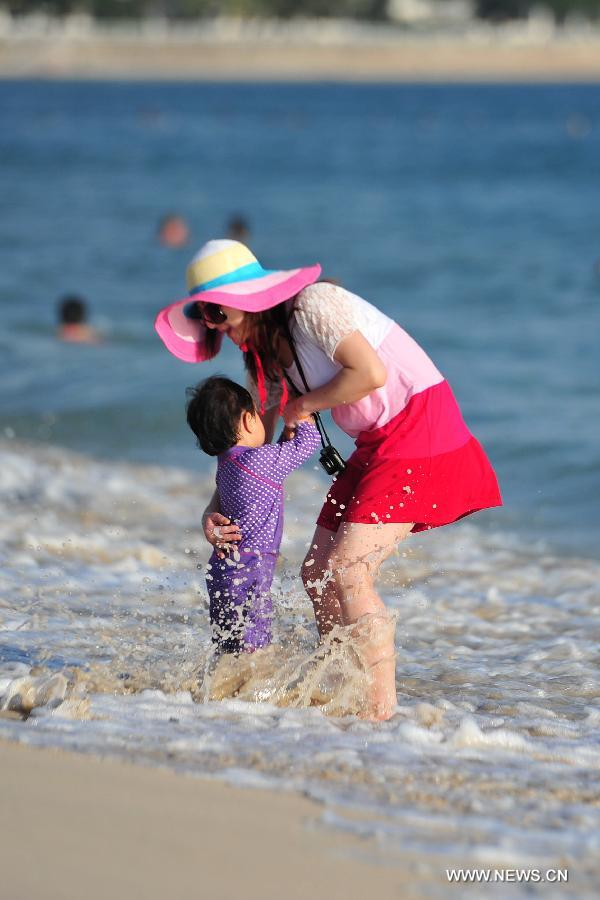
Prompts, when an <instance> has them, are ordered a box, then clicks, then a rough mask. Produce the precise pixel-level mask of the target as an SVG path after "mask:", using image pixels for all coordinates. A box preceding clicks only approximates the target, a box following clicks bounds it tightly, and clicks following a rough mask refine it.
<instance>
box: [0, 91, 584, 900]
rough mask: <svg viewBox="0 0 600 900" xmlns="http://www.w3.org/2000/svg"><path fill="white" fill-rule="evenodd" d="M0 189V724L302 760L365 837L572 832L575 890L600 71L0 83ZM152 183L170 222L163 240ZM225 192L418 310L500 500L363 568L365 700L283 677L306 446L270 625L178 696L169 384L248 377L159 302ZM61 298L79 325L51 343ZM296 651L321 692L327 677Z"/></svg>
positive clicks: (298, 647) (187, 511)
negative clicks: (188, 352) (207, 683)
mask: <svg viewBox="0 0 600 900" xmlns="http://www.w3.org/2000/svg"><path fill="white" fill-rule="evenodd" d="M0 204H1V217H0V258H1V265H0V317H1V319H0V321H1V330H0V349H1V354H0V504H1V508H2V511H3V516H2V519H3V524H2V526H1V527H0V548H1V559H2V575H1V576H0V587H1V589H2V603H1V604H0V706H1V705H2V703H3V704H4V706H5V707H6V708H8V709H13V710H19V709H21V708H23V709H26V710H27V711H31V715H30V716H29V718H28V719H26V721H13V720H4V719H2V720H0V736H2V735H4V736H6V737H11V738H14V739H17V740H26V741H29V742H31V743H42V744H44V743H50V744H52V743H55V744H60V745H61V746H66V747H71V748H73V749H80V750H81V749H84V750H89V751H91V752H107V753H113V754H116V755H129V756H130V757H133V758H140V759H147V760H149V761H156V760H162V762H163V764H168V765H171V766H173V767H175V768H179V769H181V770H185V771H192V772H200V773H202V774H213V775H215V776H217V777H227V778H230V779H232V780H234V781H235V780H236V778H237V779H238V780H239V779H240V778H241V780H242V781H244V783H269V784H271V783H280V784H284V785H285V786H287V787H288V788H291V789H301V790H303V791H306V792H308V793H309V794H311V795H312V796H315V797H317V798H318V799H319V800H320V801H321V802H322V803H323V804H324V809H325V812H324V817H325V819H326V820H327V822H328V823H329V824H333V825H334V827H340V828H351V829H354V830H359V831H360V833H364V834H370V833H372V834H375V835H376V836H377V837H378V839H379V840H381V841H383V843H384V844H385V846H386V847H387V848H388V850H389V852H390V853H397V854H398V853H401V852H402V853H404V852H408V851H407V848H408V849H409V850H410V851H411V852H414V853H415V854H417V855H421V854H422V855H424V857H425V858H426V859H430V858H433V856H435V857H436V859H437V860H438V861H439V860H440V859H447V858H451V859H452V860H454V862H453V864H456V860H457V859H467V860H471V861H473V860H480V861H481V860H487V861H490V860H491V861H494V862H498V861H500V862H503V863H505V864H509V863H511V862H514V861H515V860H521V861H522V860H528V861H529V862H530V863H531V862H532V861H533V863H532V864H535V861H538V862H540V861H543V860H557V859H559V858H560V859H567V860H568V861H569V860H571V861H573V862H574V861H576V860H578V861H579V865H580V872H582V873H587V874H585V877H584V875H583V874H582V875H581V878H582V879H583V880H582V881H581V882H580V892H579V896H583V893H584V892H585V890H587V889H588V888H589V889H590V891H591V888H590V885H591V884H592V883H593V877H596V876H597V874H598V870H597V860H598V850H599V846H598V838H597V835H598V833H599V832H598V824H599V820H598V816H597V812H598V811H597V806H596V807H594V805H593V803H592V802H591V798H592V793H593V792H592V789H591V784H592V779H593V778H595V777H596V776H597V772H598V769H599V768H600V729H599V725H600V711H599V709H598V696H599V693H600V687H599V682H598V667H597V656H596V654H597V642H598V635H597V613H598V609H599V608H600V595H599V593H598V585H599V582H600V578H599V576H600V563H599V562H598V545H599V541H600V515H599V506H600V503H599V499H600V424H599V413H600V405H599V402H598V401H599V397H600V377H599V376H600V366H599V363H598V360H599V358H600V356H599V353H598V349H597V343H598V340H599V336H600V86H598V85H568V86H567V85H535V86H532V85H528V86H525V85H510V86H508V85H506V86H500V85H469V86H462V85H451V86H449V85H448V86H444V85H427V86H425V85H392V84H379V85H378V84H373V85H359V84H353V85H339V84H302V85H277V84H191V83H190V84H186V83H177V84H172V83H170V84H166V83H158V82H157V83H149V82H145V83H111V82H102V83H93V82H85V83H84V82H61V81H53V82H44V81H39V82H38V81H12V82H1V83H0ZM168 212H177V213H179V214H181V215H182V216H184V217H185V218H186V220H187V221H188V223H189V226H190V230H191V238H190V242H189V244H188V245H187V246H186V247H184V248H182V249H177V250H173V249H168V248H165V247H163V246H162V245H161V244H160V243H159V242H158V240H157V226H158V222H159V220H160V218H161V217H162V216H163V215H164V214H165V213H168ZM234 214H241V215H243V216H244V217H246V218H247V219H248V221H249V224H250V227H251V235H250V239H249V243H250V245H251V247H252V249H253V250H254V252H255V253H256V255H257V256H258V258H259V259H260V260H261V262H262V263H263V264H264V265H265V266H266V267H267V268H279V267H281V268H283V267H289V268H292V267H297V266H300V265H307V264H311V263H314V262H320V263H321V264H322V266H323V269H324V272H325V274H326V275H327V276H329V277H331V278H335V279H337V280H338V281H340V282H341V283H342V284H343V285H344V286H345V287H347V288H348V289H350V290H351V291H353V292H355V293H358V294H360V295H362V296H364V297H365V298H366V299H368V300H369V301H371V302H372V303H374V304H376V305H377V306H379V307H380V308H381V309H383V310H384V311H385V312H386V313H387V314H389V315H390V316H392V317H393V318H395V319H396V320H397V321H398V322H399V323H400V324H401V325H402V326H403V327H404V328H405V329H406V330H407V331H408V332H409V333H411V334H412V335H413V337H415V338H416V339H417V340H418V341H419V343H420V344H421V345H422V346H423V347H424V348H425V349H426V350H427V352H428V353H429V355H430V356H431V357H432V358H433V360H434V362H435V364H436V365H437V367H438V368H439V369H440V370H441V371H442V372H443V373H444V375H445V376H446V377H447V379H448V380H449V382H450V383H451V385H452V387H453V389H454V392H455V394H456V396H457V398H458V400H459V402H460V405H461V407H462V409H463V412H464V415H465V418H466V420H467V422H468V424H469V426H470V427H471V429H472V431H473V432H474V433H475V434H476V436H477V437H478V438H479V439H480V441H481V442H482V443H483V444H484V446H485V448H486V450H487V452H488V454H489V456H490V458H491V460H492V462H493V464H494V466H495V468H496V471H497V473H498V477H499V480H500V485H501V489H502V492H503V496H504V500H505V506H504V507H503V508H502V509H498V510H493V511H489V512H487V513H485V514H482V515H480V516H477V517H473V518H472V519H471V520H469V521H468V522H464V523H460V524H457V525H455V526H453V527H452V528H448V529H441V530H440V531H439V532H437V533H435V534H434V533H432V534H428V535H424V536H419V537H418V539H417V538H415V539H414V540H413V539H412V538H411V541H413V543H412V544H410V542H409V543H408V544H407V547H408V548H409V549H408V550H407V552H406V553H403V554H399V555H398V557H394V558H393V559H392V560H391V562H390V564H388V567H387V569H386V575H385V578H384V585H383V587H382V591H383V595H384V597H385V599H386V602H387V603H388V605H389V606H390V607H391V608H392V609H393V610H394V611H395V613H396V614H397V616H398V623H399V624H398V638H397V650H398V666H397V679H398V690H399V707H398V711H397V714H396V715H395V716H394V717H393V719H392V720H390V722H389V723H385V724H383V725H380V726H372V725H368V724H366V723H362V722H359V721H358V720H356V719H354V718H353V716H351V715H348V716H343V715H342V716H341V715H333V714H330V715H324V714H323V712H322V711H321V709H319V704H318V702H317V701H316V700H315V695H314V692H313V694H311V690H312V688H310V689H309V687H308V682H310V684H311V685H313V686H314V683H315V682H314V677H313V676H314V671H315V667H317V670H318V667H319V665H321V662H322V661H319V660H316V659H315V657H314V655H311V652H312V651H311V649H310V648H311V647H314V644H315V632H314V626H313V624H312V620H311V616H310V609H309V608H308V605H307V602H306V598H305V597H304V594H303V591H302V587H301V584H299V582H298V579H297V569H298V563H299V561H300V559H301V558H302V555H303V553H304V548H305V546H306V541H308V540H309V538H310V534H311V531H312V525H311V523H312V522H313V521H314V516H315V514H316V511H317V510H318V508H319V505H320V501H321V499H322V496H323V493H324V491H325V486H326V480H325V479H324V476H323V475H322V474H320V473H319V472H318V471H315V469H314V468H313V467H312V466H309V467H308V468H307V469H306V470H304V471H303V472H302V473H299V474H297V475H295V476H294V477H293V478H292V479H291V480H290V488H289V504H288V513H287V531H286V542H285V543H284V569H283V570H282V573H281V575H280V581H279V582H278V584H279V587H278V590H279V601H280V607H279V608H280V621H279V624H278V628H279V632H278V633H279V635H280V638H281V646H282V647H284V648H286V647H287V650H282V653H281V655H280V656H278V655H277V653H275V655H274V657H271V658H269V660H268V661H267V662H265V664H264V665H265V669H264V671H263V676H264V677H263V678H262V682H261V678H260V677H259V676H258V675H257V674H256V672H254V674H253V676H252V678H246V680H245V681H244V678H243V677H241V680H240V678H238V679H237V682H236V683H237V684H238V688H237V689H236V691H235V692H233V693H234V694H235V696H233V695H232V696H227V690H226V689H225V688H223V690H222V696H223V699H222V700H220V701H219V702H216V701H215V700H211V701H208V695H207V696H205V698H204V699H205V700H207V702H198V698H197V696H196V695H195V694H194V691H193V690H191V691H190V687H189V686H190V683H191V682H192V681H193V680H194V677H195V674H194V673H195V672H196V671H197V669H198V667H200V668H202V666H203V665H204V661H205V659H206V658H207V654H208V649H209V638H208V626H207V614H206V606H205V604H206V596H205V590H204V581H203V574H202V571H201V569H197V568H196V567H197V566H200V567H201V566H202V565H203V561H204V560H205V558H206V557H207V556H208V554H207V552H206V545H205V544H203V542H202V539H201V537H200V531H199V519H200V512H201V509H202V507H203V505H204V502H205V500H206V498H207V497H208V496H209V494H210V492H211V483H212V478H213V474H212V473H213V464H212V462H211V461H210V460H208V459H207V458H205V457H203V456H202V455H201V454H200V453H199V452H198V450H197V449H196V447H195V445H194V439H193V436H192V435H191V433H190V432H189V431H188V429H187V426H186V424H185V416H184V405H185V388H186V386H188V385H191V384H194V383H196V382H197V381H198V380H200V379H201V378H202V377H204V376H205V375H208V374H211V373H213V372H217V371H218V372H222V373H225V374H228V375H230V376H231V377H233V378H237V379H240V378H242V377H243V375H242V369H241V364H240V359H239V356H238V351H237V350H236V348H235V347H234V346H233V345H230V346H229V347H225V348H224V350H223V351H222V353H221V354H220V356H219V358H218V360H217V361H216V362H214V363H211V364H206V365H203V366H190V365H186V364H185V363H181V362H179V361H177V360H176V359H175V358H174V357H172V356H170V355H169V354H168V353H167V351H166V350H165V348H164V347H163V345H162V344H161V342H160V341H159V339H158V337H157V336H156V334H155V332H154V330H153V320H154V317H155V315H156V313H157V312H158V310H159V309H160V308H161V307H162V306H165V305H167V303H169V302H171V301H173V300H175V299H178V298H179V297H182V296H183V295H184V294H185V267H186V265H187V263H188V261H189V259H190V258H191V256H192V255H193V253H194V252H195V250H196V249H197V248H198V247H199V246H200V245H201V244H202V243H203V242H204V241H206V240H208V239H210V238H213V237H222V236H224V232H225V229H226V224H227V221H228V219H229V218H230V217H231V216H232V215H234ZM67 293H78V294H81V295H82V296H83V297H85V298H86V300H87V302H88V305H89V309H90V316H91V321H92V323H93V324H94V325H95V326H96V327H97V328H98V329H99V330H100V331H101V332H102V334H103V336H104V340H103V342H102V343H101V344H99V345H97V346H83V345H68V344H63V343H60V342H58V341H57V340H56V337H55V329H56V307H57V302H58V301H59V299H60V298H61V297H62V296H63V295H65V294H67ZM332 430H333V434H332V437H334V440H335V442H336V443H338V444H339V446H340V448H341V449H342V450H343V451H344V452H349V450H350V443H349V440H348V439H347V438H346V437H345V436H343V435H340V434H339V432H336V431H335V428H332ZM594 629H596V633H595V632H594ZM290 646H293V647H294V651H293V653H291V651H290V650H289V648H290ZM290 654H291V659H292V661H293V663H294V665H293V666H292V669H290ZM346 662H347V661H346ZM342 663H343V661H342V662H340V660H338V661H337V663H336V665H338V664H339V666H341V667H342V669H343V664H342ZM294 666H295V668H294ZM334 668H335V667H334ZM309 672H310V673H312V674H310V677H309V676H308V675H307V674H306V673H309ZM346 674H348V673H346ZM305 675H306V678H307V681H306V690H300V691H298V683H303V682H302V678H304V676H305ZM321 675H322V678H321V682H322V684H321V687H322V691H321V694H324V695H325V696H329V697H330V698H331V696H333V695H335V692H336V690H337V688H336V684H339V677H340V673H339V671H338V670H336V671H323V672H322V673H321ZM301 676H302V677H301ZM319 677H320V676H319ZM348 677H349V678H350V681H352V678H351V677H350V676H348ZM336 678H337V679H338V681H336ZM253 679H254V680H253ZM298 679H300V682H299V681H298ZM233 680H234V681H235V678H234V679H233ZM317 680H318V679H317ZM225 681H226V679H225ZM242 682H243V683H244V685H245V687H244V686H242V688H240V687H239V685H240V684H241V683H242ZM49 685H50V686H49ZM328 692H329V693H328ZM2 697H3V698H4V699H3V700H2ZM15 697H16V698H17V699H16V700H15ZM24 697H29V698H30V701H31V702H30V704H29V707H28V706H27V703H25V702H24V700H23V698H24ZM31 698H33V699H31ZM28 702H29V701H28ZM19 704H21V705H19ZM325 705H326V704H325ZM334 707H335V704H334ZM326 712H327V709H326ZM329 712H330V713H331V708H330V709H329ZM173 718H175V719H177V721H178V723H179V724H178V725H177V726H176V728H173V727H171V726H169V724H168V723H169V722H171V721H172V720H173ZM132 721H135V722H136V723H137V726H136V727H137V731H136V736H135V738H134V737H132V732H131V722H132ZM223 734H226V735H227V742H224V741H223ZM298 735H302V736H303V738H302V739H303V743H302V744H301V746H303V747H304V748H305V749H307V748H308V749H310V748H312V750H313V751H314V753H313V756H312V757H311V759H310V760H309V759H308V758H306V757H305V756H302V755H299V754H298V746H300V745H298V743H297V737H298ZM165 748H167V749H165ZM169 748H170V749H169ZM274 754H275V757H276V764H274V763H273V759H274ZM317 757H318V759H319V760H320V762H319V763H318V764H317V763H316V762H315V760H316V759H317ZM340 767H341V768H340ZM344 767H345V768H344ZM409 771H410V773H411V779H412V781H411V782H410V784H409V780H408V776H407V772H409ZM344 772H345V773H346V774H345V775H344V774H343V773H344ZM433 772H435V773H437V774H436V778H437V780H436V778H433V774H432V773H433ZM240 773H242V774H241V775H240ZM382 773H384V775H385V777H384V775H383V774H382ZM467 782H469V784H470V787H469V789H468V790H467V789H466V787H465V786H464V785H465V784H466V783H467ZM415 784H416V785H417V786H418V787H419V788H420V791H417V789H416V788H415ZM411 785H412V786H411ZM559 785H560V786H562V787H561V790H562V793H561V792H560V791H559V790H558V787H559ZM596 785H597V781H596ZM343 808H347V809H348V810H350V812H351V814H349V815H348V817H347V818H344V816H343V813H342V812H340V810H341V809H343ZM382 822H385V825H382ZM594 835H595V837H594ZM594 861H595V862H594ZM593 872H595V873H596V876H593V874H592V875H590V873H593ZM586 879H587V880H586ZM590 879H592V880H591V881H590ZM596 884H597V881H596ZM592 894H593V892H592V893H591V894H590V896H591V895H592Z"/></svg>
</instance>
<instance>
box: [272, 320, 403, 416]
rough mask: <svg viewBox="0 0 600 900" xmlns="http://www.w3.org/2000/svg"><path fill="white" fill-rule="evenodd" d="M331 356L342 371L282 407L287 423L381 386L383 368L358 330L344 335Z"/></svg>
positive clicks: (383, 373) (368, 392)
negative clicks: (320, 385)
mask: <svg viewBox="0 0 600 900" xmlns="http://www.w3.org/2000/svg"><path fill="white" fill-rule="evenodd" d="M333 358H334V360H335V361H336V362H337V363H339V364H340V365H341V366H342V369H341V371H339V372H338V373H337V375H335V376H334V377H333V378H332V379H331V381H328V382H327V384H324V385H322V387H319V388H315V390H314V391H310V392H309V393H308V394H303V395H302V396H301V397H298V398H297V399H295V400H292V401H291V402H290V403H288V405H287V406H286V408H285V411H284V419H285V424H286V425H293V424H294V423H295V422H297V421H298V420H299V419H301V418H302V417H304V416H307V415H308V414H309V413H311V412H320V411H321V410H322V409H332V408H333V407H334V406H342V405H343V404H344V403H355V402H356V401H357V400H362V398H363V397H366V396H367V395H368V394H370V393H372V392H373V391H375V390H377V388H380V387H383V386H384V384H385V382H386V379H387V372H386V368H385V366H384V364H383V363H382V362H381V360H380V359H379V357H378V355H377V353H376V352H375V350H373V348H372V347H371V345H370V343H369V342H368V340H367V339H366V338H365V337H364V336H363V335H362V334H361V333H360V331H353V332H352V334H349V335H348V336H347V337H345V338H343V339H342V340H341V341H340V342H339V344H338V345H337V348H336V351H335V353H334V356H333Z"/></svg>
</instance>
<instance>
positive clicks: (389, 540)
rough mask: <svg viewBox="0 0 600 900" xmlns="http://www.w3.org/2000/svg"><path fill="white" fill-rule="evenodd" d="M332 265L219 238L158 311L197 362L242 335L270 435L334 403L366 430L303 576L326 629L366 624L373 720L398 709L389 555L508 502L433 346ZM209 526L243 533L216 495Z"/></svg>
mask: <svg viewBox="0 0 600 900" xmlns="http://www.w3.org/2000/svg"><path fill="white" fill-rule="evenodd" d="M320 272H321V269H320V266H318V265H316V266H312V267H309V268H303V269H294V270H292V271H285V272H281V271H268V270H265V269H263V268H262V266H261V265H260V264H259V263H258V261H257V260H256V258H255V257H254V256H253V255H252V253H251V252H250V251H249V250H248V249H247V247H245V246H244V245H243V244H240V243H238V242H236V241H228V240H219V241H210V242H209V243H208V244H205V246H204V247H202V248H201V250H200V251H199V252H198V253H197V254H196V256H195V257H194V259H193V260H192V262H191V263H190V265H189V267H188V271H187V277H188V289H189V295H188V296H187V297H186V298H184V299H183V300H180V301H178V302H177V303H174V304H172V305H171V306H169V307H167V308H166V309H164V310H162V311H161V312H160V313H159V315H158V317H157V320H156V330H157V331H158V333H159V335H160V337H161V338H162V340H163V341H164V343H165V344H166V346H167V348H168V349H169V350H170V351H171V352H172V353H174V354H175V356H177V357H179V358H180V359H184V360H186V361H188V362H201V361H203V360H206V359H211V358H212V357H213V356H215V355H216V354H217V353H218V352H219V349H220V347H221V343H222V340H223V336H224V335H225V336H227V337H228V338H229V339H230V340H232V341H233V342H234V343H235V344H237V345H238V346H239V347H240V349H241V350H242V352H243V353H244V357H245V363H246V368H247V370H248V374H249V379H250V385H251V386H253V387H254V389H255V392H256V393H257V395H258V405H259V406H260V408H261V411H262V412H263V416H264V424H265V429H266V432H267V435H268V436H269V439H270V438H271V437H272V435H273V432H274V428H275V423H276V421H277V418H278V416H279V414H280V412H281V413H282V414H283V418H284V421H285V424H286V425H289V426H293V425H295V424H296V423H297V422H298V421H299V420H300V419H301V418H303V417H304V416H306V415H307V414H309V413H311V412H317V411H320V410H325V409H330V410H331V414H332V417H333V419H334V420H335V422H336V423H337V424H338V426H339V427H340V428H342V429H343V430H344V431H345V432H346V433H347V434H349V435H350V436H352V437H354V438H355V439H356V450H355V452H354V453H353V454H352V456H351V457H350V459H349V460H348V464H347V468H346V470H345V472H344V473H343V474H342V475H340V476H339V477H338V478H337V479H336V480H335V482H334V483H333V485H332V487H331V489H330V491H329V493H328V494H327V498H326V500H325V503H324V505H323V508H322V510H321V513H320V515H319V517H318V519H317V527H316V530H315V533H314V537H313V540H312V542H311V549H310V551H309V553H308V554H307V557H306V559H305V560H304V563H303V566H302V578H303V582H304V585H305V587H306V590H307V592H308V594H309V596H310V598H311V600H312V602H313V606H314V611H315V618H316V621H317V626H318V629H319V633H320V634H321V636H323V635H325V634H326V633H327V632H329V631H330V630H331V629H332V628H333V627H335V626H337V625H344V626H349V625H354V626H355V628H354V632H355V634H356V635H357V637H359V638H360V643H361V647H362V651H361V652H362V657H363V662H364V664H365V666H366V668H367V669H368V670H369V672H370V679H369V688H368V692H367V697H366V698H365V709H364V715H365V716H366V717H368V718H372V719H387V718H389V717H390V716H391V715H392V714H393V712H394V708H395V705H396V685H395V650H394V628H393V625H392V624H391V620H390V618H389V616H388V615H387V614H386V611H385V607H384V605H383V603H382V601H381V599H380V598H379V596H378V594H377V591H376V589H375V582H376V579H377V575H378V573H379V569H380V566H381V564H382V562H383V561H384V560H385V559H386V558H387V557H388V556H389V555H390V553H391V552H392V551H393V550H394V548H395V547H396V546H397V545H398V544H399V543H400V542H401V541H403V540H404V539H405V538H406V537H407V536H408V534H410V533H411V532H417V531H423V530H425V529H429V528H434V527H438V526H441V525H448V524H450V523H451V522H454V521H456V520H457V519H459V518H462V517H463V516H466V515H469V514H470V513H473V512H476V511H477V510H480V509H485V508H487V507H492V506H500V505H501V504H502V500H501V497H500V492H499V489H498V484H497V481H496V476H495V475H494V472H493V469H492V467H491V465H490V463H489V461H488V459H487V457H486V455H485V453H484V451H483V449H482V447H481V445H480V444H479V443H478V442H477V440H476V439H475V438H474V437H473V436H472V435H471V433H470V432H469V430H468V428H467V426H466V425H465V423H464V421H463V418H462V415H461V413H460V410H459V408H458V405H457V403H456V401H455V399H454V397H453V395H452V392H451V390H450V387H449V385H448V384H447V382H446V381H445V379H444V378H443V376H442V375H441V374H440V372H439V371H438V370H437V369H436V367H435V366H434V364H433V363H432V361H431V360H430V359H429V357H428V356H427V354H426V353H425V352H424V351H423V350H422V349H421V348H420V347H419V346H418V344H416V342H415V341H414V340H413V339H412V338H411V337H410V336H409V335H408V334H407V333H406V332H405V331H403V330H402V329H401V328H400V326H399V325H397V324H396V323H395V322H394V321H393V320H392V319H390V318H388V316H386V315H384V314H383V313H382V312H380V311H379V310H378V309H376V308H375V307H374V306H372V305H371V304H370V303H367V302H366V301H365V300H363V299H361V298H360V297H357V296H356V295H354V294H351V293H350V292H348V291H346V290H344V289H343V288H341V287H338V286H336V285H333V284H329V283H326V282H318V278H319V275H320ZM290 337H291V340H292V341H293V344H294V348H292V346H291V344H290ZM293 349H295V351H296V353H297V356H298V359H299V361H300V365H301V368H302V370H303V372H304V374H305V376H306V378H307V380H308V385H309V388H310V390H309V391H307V392H305V393H304V392H302V393H300V395H299V396H294V397H293V398H292V399H288V391H287V384H288V381H289V382H291V384H292V385H293V386H294V387H295V388H296V389H297V390H298V391H302V390H303V381H302V378H301V375H300V373H299V372H298V369H297V366H296V365H295V363H294V356H293ZM223 512H227V511H226V510H224V511H223ZM203 524H204V532H205V535H206V538H207V540H208V541H209V543H211V544H213V545H214V546H216V547H219V548H220V549H221V550H223V549H226V548H227V547H228V545H229V544H230V542H234V541H235V540H239V532H238V529H237V527H236V526H235V525H233V524H230V523H229V520H228V519H227V518H226V516H224V515H222V511H221V510H220V507H219V497H218V495H216V494H215V495H214V496H213V498H212V500H211V503H210V504H209V506H208V507H207V509H206V511H205V515H204V520H203Z"/></svg>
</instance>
